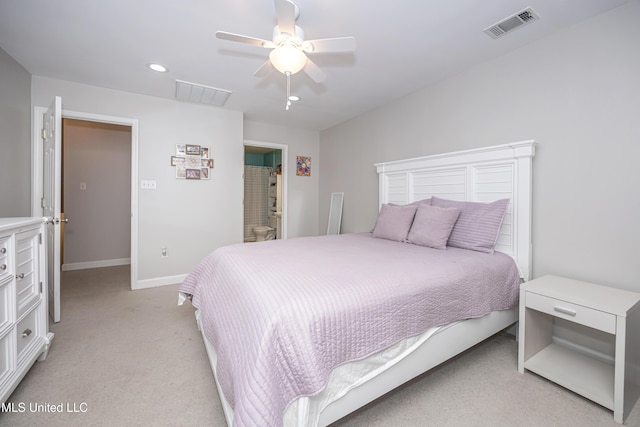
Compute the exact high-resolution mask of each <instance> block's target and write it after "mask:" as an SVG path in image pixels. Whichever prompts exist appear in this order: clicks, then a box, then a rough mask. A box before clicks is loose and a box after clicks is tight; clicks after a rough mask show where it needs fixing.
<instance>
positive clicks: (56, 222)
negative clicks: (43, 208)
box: [45, 218, 69, 224]
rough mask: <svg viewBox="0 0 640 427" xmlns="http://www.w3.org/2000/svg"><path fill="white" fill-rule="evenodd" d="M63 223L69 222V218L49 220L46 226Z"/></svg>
mask: <svg viewBox="0 0 640 427" xmlns="http://www.w3.org/2000/svg"><path fill="white" fill-rule="evenodd" d="M61 222H64V223H67V222H69V218H47V220H46V221H45V224H60V223H61Z"/></svg>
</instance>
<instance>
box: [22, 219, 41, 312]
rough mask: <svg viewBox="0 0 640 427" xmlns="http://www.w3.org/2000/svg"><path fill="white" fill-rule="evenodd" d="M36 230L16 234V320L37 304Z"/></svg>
mask: <svg viewBox="0 0 640 427" xmlns="http://www.w3.org/2000/svg"><path fill="white" fill-rule="evenodd" d="M38 245H39V243H38V230H37V229H35V230H30V231H25V232H22V233H18V234H16V307H17V310H16V312H17V314H16V318H18V319H19V318H20V317H21V316H22V315H23V314H24V313H26V312H27V311H29V310H30V309H31V308H32V307H33V305H34V304H36V303H37V302H38V298H39V296H40V289H39V275H38V273H39V272H38V264H37V259H38V249H39V248H38Z"/></svg>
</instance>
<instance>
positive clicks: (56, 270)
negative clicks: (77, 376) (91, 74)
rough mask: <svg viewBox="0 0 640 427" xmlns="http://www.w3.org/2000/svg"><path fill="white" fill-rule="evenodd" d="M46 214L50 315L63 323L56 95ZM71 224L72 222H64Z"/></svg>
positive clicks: (47, 149) (46, 145) (50, 115)
mask: <svg viewBox="0 0 640 427" xmlns="http://www.w3.org/2000/svg"><path fill="white" fill-rule="evenodd" d="M42 123H43V124H42V126H43V129H42V141H43V153H42V168H43V172H42V176H43V182H42V196H43V197H42V215H43V216H45V217H47V220H48V221H47V276H48V277H47V279H48V280H47V283H48V292H49V316H51V319H52V320H53V321H54V322H59V321H60V222H61V220H60V207H61V206H60V205H61V200H60V199H61V183H62V180H61V174H62V167H61V166H62V162H61V157H62V135H61V133H62V98H60V97H59V96H56V98H55V99H54V101H53V103H52V104H51V106H50V107H49V109H48V110H47V112H46V113H44V118H43V122H42ZM64 221H68V220H66V219H65V220H64Z"/></svg>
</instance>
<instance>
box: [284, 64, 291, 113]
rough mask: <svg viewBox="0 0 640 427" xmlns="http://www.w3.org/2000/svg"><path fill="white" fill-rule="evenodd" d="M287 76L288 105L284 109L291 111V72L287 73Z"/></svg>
mask: <svg viewBox="0 0 640 427" xmlns="http://www.w3.org/2000/svg"><path fill="white" fill-rule="evenodd" d="M285 75H286V76H287V105H286V106H285V107H284V109H285V110H287V111H289V107H291V72H289V71H287V72H286V73H285Z"/></svg>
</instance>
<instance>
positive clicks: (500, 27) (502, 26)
mask: <svg viewBox="0 0 640 427" xmlns="http://www.w3.org/2000/svg"><path fill="white" fill-rule="evenodd" d="M539 18H540V15H538V14H537V13H536V12H535V11H534V10H533V9H532V8H530V7H528V8H526V9H524V10H521V11H520V12H517V13H514V14H513V15H511V16H509V17H508V18H505V19H503V20H502V21H500V22H498V23H497V24H494V25H492V26H490V27H487V28H485V29H484V30H482V31H484V32H485V33H486V34H488V35H489V36H490V37H491V38H492V39H497V38H498V37H502V36H504V35H505V34H507V33H509V32H511V31H513V30H515V29H516V28H520V27H521V26H523V25H525V24H529V23H531V22H534V21H537V20H538V19H539Z"/></svg>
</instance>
